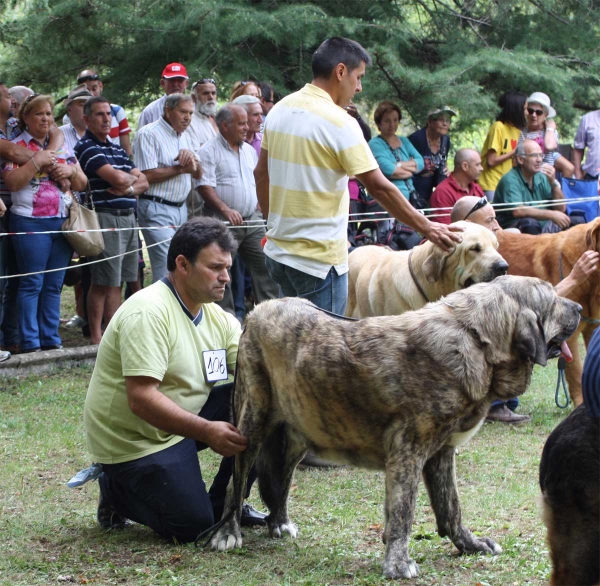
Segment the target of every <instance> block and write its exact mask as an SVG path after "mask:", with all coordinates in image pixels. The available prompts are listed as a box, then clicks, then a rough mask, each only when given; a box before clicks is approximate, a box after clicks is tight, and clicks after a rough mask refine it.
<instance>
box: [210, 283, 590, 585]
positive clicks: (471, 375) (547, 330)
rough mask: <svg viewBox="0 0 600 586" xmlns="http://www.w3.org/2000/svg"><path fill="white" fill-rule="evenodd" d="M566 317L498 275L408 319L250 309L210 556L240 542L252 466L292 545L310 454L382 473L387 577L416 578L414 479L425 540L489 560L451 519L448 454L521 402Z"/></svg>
mask: <svg viewBox="0 0 600 586" xmlns="http://www.w3.org/2000/svg"><path fill="white" fill-rule="evenodd" d="M580 309H581V308H580V307H579V305H577V304H576V303H574V302H572V301H569V300H567V299H563V298H560V297H558V296H557V295H556V293H555V292H554V290H553V288H552V287H551V285H549V284H548V283H545V282H544V281H541V280H539V279H528V278H523V277H508V276H503V277H498V278H497V279H496V280H495V281H493V282H492V283H485V284H479V285H473V286H472V287H470V288H468V289H465V290H464V291H459V292H456V293H453V294H452V295H449V296H448V297H446V298H444V299H442V300H440V301H438V302H436V303H431V304H429V305H427V306H426V307H424V308H423V309H421V310H419V311H413V312H407V313H404V314H402V315H399V316H387V317H373V318H365V319H363V320H359V321H352V320H346V319H343V318H336V317H331V316H330V315H326V314H325V313H324V312H322V311H320V310H319V309H318V308H317V307H315V306H314V305H313V304H312V303H310V302H309V301H306V300H303V299H297V298H295V299H280V300H272V301H267V302H265V303H262V304H261V305H259V306H258V307H257V308H256V309H255V310H254V311H253V312H252V313H251V314H250V315H249V317H248V320H247V325H246V329H245V332H244V333H243V334H242V337H241V339H240V346H239V353H238V367H237V372H236V389H235V395H234V399H233V407H234V414H235V419H236V424H237V426H238V428H239V430H240V432H241V433H242V434H244V435H245V436H247V437H248V440H249V447H248V449H247V450H246V451H245V452H242V453H241V454H239V455H237V456H236V459H235V474H234V477H233V479H232V481H231V482H230V484H229V487H228V494H227V500H226V503H225V513H224V516H223V519H224V524H223V525H222V526H221V527H220V528H219V530H218V531H217V533H216V534H215V535H214V537H213V539H212V541H211V546H212V548H213V549H217V550H227V549H231V548H234V547H241V545H242V533H241V530H240V514H241V506H242V501H243V496H244V487H245V486H246V480H247V477H248V473H249V470H250V468H251V466H252V465H253V464H254V462H255V460H256V463H257V472H258V481H259V490H260V493H261V496H262V499H263V501H264V502H265V504H266V506H267V507H268V508H269V515H268V517H267V524H268V529H269V533H270V534H271V536H273V537H280V536H281V535H282V534H284V533H287V534H289V535H290V536H291V537H296V534H297V528H296V525H294V524H293V523H292V522H291V521H290V518H289V516H288V507H287V501H288V494H289V490H290V485H291V482H292V475H293V472H294V469H295V468H296V465H297V464H298V462H300V460H301V459H302V457H303V456H304V454H305V453H306V451H307V449H308V448H310V449H311V450H313V451H314V453H315V454H316V455H317V456H318V457H321V458H324V459H326V460H330V461H335V462H340V463H345V464H352V465H356V466H362V467H368V468H376V469H383V470H385V474H386V496H385V507H384V511H385V529H384V534H383V539H384V542H385V543H386V553H385V559H384V563H383V572H384V574H385V575H386V576H387V577H390V578H412V577H415V576H416V575H417V571H418V570H417V565H416V564H415V562H414V561H413V560H411V559H410V557H409V555H408V538H409V534H410V529H411V525H412V522H413V516H414V508H415V499H416V494H417V488H418V484H419V480H420V477H421V474H423V476H424V479H425V484H426V486H427V490H428V492H429V498H430V500H431V505H432V507H433V510H434V513H435V516H436V520H437V526H438V532H439V534H440V535H442V536H448V537H450V539H451V540H452V542H453V543H454V544H455V545H456V547H457V548H458V549H459V551H461V552H466V553H471V552H485V553H492V554H497V553H499V552H500V551H501V549H500V547H499V546H498V545H497V544H496V543H495V542H494V541H492V540H491V539H489V538H487V537H481V538H480V537H476V536H475V535H473V533H471V531H469V529H467V528H466V527H465V526H464V525H463V524H462V522H461V511H460V505H459V502H458V493H457V489H456V483H455V478H454V452H455V448H456V446H458V445H462V444H463V443H464V442H466V440H467V439H468V438H469V437H471V436H472V435H474V433H475V432H476V431H477V429H478V428H479V426H480V425H481V423H482V422H483V419H484V418H485V415H486V414H487V412H488V408H489V406H490V403H491V402H492V400H494V399H505V400H506V399H508V398H510V397H514V396H516V395H518V394H521V393H523V392H524V390H525V389H526V388H527V387H528V385H529V382H530V378H531V372H532V370H533V365H534V364H542V365H545V364H546V361H547V360H548V358H552V357H555V356H558V355H559V354H560V347H561V344H562V342H563V340H565V339H567V338H568V337H569V336H570V335H571V334H572V333H573V332H574V331H575V329H576V328H577V324H578V322H579V310H580Z"/></svg>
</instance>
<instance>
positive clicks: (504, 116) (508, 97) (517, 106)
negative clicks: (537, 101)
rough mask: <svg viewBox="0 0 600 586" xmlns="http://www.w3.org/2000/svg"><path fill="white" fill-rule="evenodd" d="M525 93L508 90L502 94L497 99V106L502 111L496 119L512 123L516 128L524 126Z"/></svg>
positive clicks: (525, 121)
mask: <svg viewBox="0 0 600 586" xmlns="http://www.w3.org/2000/svg"><path fill="white" fill-rule="evenodd" d="M526 101H527V95H526V94H523V93H521V92H515V91H510V92H506V93H505V94H502V95H501V96H500V99H499V100H498V106H500V108H502V111H501V112H500V114H498V116H496V120H498V121H499V122H504V123H505V124H512V125H513V126H515V127H516V128H519V129H521V128H525V127H526V126H527V120H526V119H525V102H526Z"/></svg>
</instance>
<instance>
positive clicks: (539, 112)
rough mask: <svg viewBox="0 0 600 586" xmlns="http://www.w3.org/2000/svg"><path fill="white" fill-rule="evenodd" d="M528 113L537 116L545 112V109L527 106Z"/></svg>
mask: <svg viewBox="0 0 600 586" xmlns="http://www.w3.org/2000/svg"><path fill="white" fill-rule="evenodd" d="M527 113H528V114H529V115H530V116H533V115H534V114H535V115H536V116H541V115H542V114H543V113H544V110H536V109H535V108H527Z"/></svg>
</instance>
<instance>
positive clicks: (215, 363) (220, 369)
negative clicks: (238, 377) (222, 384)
mask: <svg viewBox="0 0 600 586" xmlns="http://www.w3.org/2000/svg"><path fill="white" fill-rule="evenodd" d="M202 358H203V359H204V373H205V376H206V382H209V383H214V382H216V381H219V380H227V352H226V351H225V349H223V350H205V351H204V352H202Z"/></svg>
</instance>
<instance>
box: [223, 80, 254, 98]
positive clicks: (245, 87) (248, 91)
mask: <svg viewBox="0 0 600 586" xmlns="http://www.w3.org/2000/svg"><path fill="white" fill-rule="evenodd" d="M240 96H254V97H255V98H260V97H261V95H260V87H259V86H258V84H257V83H254V82H253V81H236V82H235V83H234V84H233V89H232V90H231V96H229V101H230V102H233V100H235V99H236V98H239V97H240Z"/></svg>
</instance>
